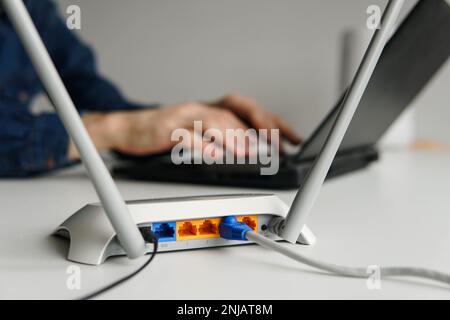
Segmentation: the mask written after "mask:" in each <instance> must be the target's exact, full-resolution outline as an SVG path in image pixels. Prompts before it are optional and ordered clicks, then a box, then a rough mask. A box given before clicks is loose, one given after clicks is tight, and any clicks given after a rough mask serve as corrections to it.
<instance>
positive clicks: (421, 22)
mask: <svg viewBox="0 0 450 320" xmlns="http://www.w3.org/2000/svg"><path fill="white" fill-rule="evenodd" d="M449 56H450V4H449V2H447V1H446V0H421V1H419V2H418V4H417V5H416V6H415V7H414V9H413V10H412V11H411V12H410V14H409V15H408V16H407V18H406V19H405V20H404V21H403V23H402V24H401V26H400V27H399V28H398V30H397V32H396V33H395V35H394V36H393V37H392V38H391V40H390V41H389V42H388V44H387V45H386V47H385V49H384V52H383V54H382V56H381V58H380V60H379V62H378V65H377V67H376V69H375V72H374V74H373V76H372V78H371V80H370V82H369V85H368V87H367V89H366V91H365V93H364V95H363V98H362V100H361V103H360V105H359V107H358V110H357V112H356V114H355V116H354V118H353V121H352V123H351V124H350V127H349V129H348V131H347V133H346V135H345V138H344V140H343V142H342V144H341V146H340V149H339V151H340V153H342V152H346V151H351V150H352V149H358V148H362V147H368V146H373V145H375V144H376V143H377V141H378V140H379V139H380V138H381V137H382V136H383V134H384V133H385V132H386V131H387V129H388V128H389V127H390V125H391V124H392V123H393V122H394V121H395V120H396V119H397V118H398V117H399V115H400V114H401V113H402V111H403V110H405V109H406V107H407V106H408V105H409V104H410V103H411V102H412V101H413V100H414V98H415V97H416V96H417V95H418V94H419V93H420V91H421V90H422V89H423V88H424V87H425V86H426V84H427V83H428V82H429V81H430V79H431V78H432V77H433V76H434V74H435V73H436V72H437V71H438V70H439V69H440V68H441V66H442V65H443V64H444V63H445V62H446V61H447V59H448V58H449ZM341 101H342V98H341ZM341 101H340V102H341ZM340 102H339V103H338V105H337V106H336V107H335V108H334V109H333V110H332V111H331V112H330V113H329V114H328V116H327V117H326V119H325V120H324V121H323V122H322V124H321V125H320V126H319V127H318V129H316V131H315V132H314V133H313V134H312V136H311V137H310V138H309V139H308V141H307V142H306V144H305V145H304V147H303V148H302V150H301V152H300V153H299V154H298V156H297V160H306V159H310V158H313V157H315V156H317V154H318V153H319V151H320V149H321V148H322V146H323V145H324V142H325V139H326V137H327V136H328V134H329V132H330V130H331V127H332V125H333V123H334V121H335V118H336V114H337V111H338V109H339V107H340Z"/></svg>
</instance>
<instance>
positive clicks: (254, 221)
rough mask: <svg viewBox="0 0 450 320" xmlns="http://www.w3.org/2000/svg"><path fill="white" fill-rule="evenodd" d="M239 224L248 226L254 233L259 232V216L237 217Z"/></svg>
mask: <svg viewBox="0 0 450 320" xmlns="http://www.w3.org/2000/svg"><path fill="white" fill-rule="evenodd" d="M237 220H238V221H239V222H243V223H245V224H246V225H248V226H249V227H250V228H252V229H253V231H255V232H258V217H257V216H242V217H237Z"/></svg>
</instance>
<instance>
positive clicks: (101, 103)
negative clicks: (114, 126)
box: [0, 0, 150, 177]
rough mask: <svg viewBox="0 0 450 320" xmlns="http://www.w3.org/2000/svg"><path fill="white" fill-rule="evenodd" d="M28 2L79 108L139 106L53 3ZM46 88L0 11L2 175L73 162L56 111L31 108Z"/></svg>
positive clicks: (108, 109) (40, 31)
mask: <svg viewBox="0 0 450 320" xmlns="http://www.w3.org/2000/svg"><path fill="white" fill-rule="evenodd" d="M24 2H25V4H26V7H27V9H28V11H29V13H30V15H31V17H32V19H33V21H34V23H35V24H36V27H37V29H38V31H39V33H40V35H41V37H42V39H43V41H44V43H45V45H46V47H47V49H48V50H49V53H50V55H51V57H52V59H53V61H54V63H55V65H56V67H57V69H58V71H59V73H60V75H61V77H62V79H63V81H64V83H65V85H66V87H67V89H68V91H69V94H70V95H71V97H72V99H73V101H74V103H75V105H76V106H77V108H78V110H79V111H81V112H82V111H115V110H127V109H136V108H138V107H140V106H138V105H135V104H132V103H129V102H127V101H126V100H125V99H124V98H123V97H122V96H121V94H120V93H119V91H118V90H117V89H116V88H115V87H114V86H113V85H112V84H111V83H110V82H108V81H107V80H106V79H104V78H102V77H101V76H100V75H99V74H98V72H97V70H96V66H95V59H94V56H93V53H92V51H91V50H90V49H89V48H88V47H87V46H86V45H85V44H83V43H82V42H81V41H80V40H79V39H78V38H77V36H76V35H75V34H74V33H73V32H71V31H70V30H69V29H68V28H67V27H66V24H65V21H63V20H62V19H61V17H60V16H59V15H58V12H57V9H56V7H55V5H54V4H53V3H52V2H51V1H49V0H29V1H27V0H26V1H24ZM42 91H43V88H42V85H41V82H40V81H39V79H38V77H37V75H36V73H35V71H34V69H33V66H32V65H31V62H30V60H29V59H28V57H27V54H26V53H25V51H24V49H23V47H22V45H21V43H20V41H19V39H18V37H17V35H16V33H15V31H14V30H13V28H12V26H11V23H10V22H9V21H8V18H7V17H6V15H5V14H4V13H0V176H3V177H5V176H28V175H32V174H36V173H42V172H46V171H49V170H52V169H56V168H61V167H65V166H67V165H70V164H71V163H70V162H69V160H68V158H67V147H68V141H69V139H68V135H67V133H66V131H65V129H64V128H63V126H62V123H61V121H60V120H59V118H58V116H57V114H55V113H43V114H39V115H33V114H32V113H31V112H30V102H31V101H32V99H33V98H34V97H35V96H36V95H37V94H38V93H40V92H42ZM149 107H150V106H149Z"/></svg>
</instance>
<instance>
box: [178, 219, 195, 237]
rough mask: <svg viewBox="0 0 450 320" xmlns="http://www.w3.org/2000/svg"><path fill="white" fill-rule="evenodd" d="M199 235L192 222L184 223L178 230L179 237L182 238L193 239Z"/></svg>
mask: <svg viewBox="0 0 450 320" xmlns="http://www.w3.org/2000/svg"><path fill="white" fill-rule="evenodd" d="M196 235H197V227H196V226H195V225H193V224H192V222H184V223H183V224H182V225H181V226H180V227H179V228H178V236H180V237H193V236H196Z"/></svg>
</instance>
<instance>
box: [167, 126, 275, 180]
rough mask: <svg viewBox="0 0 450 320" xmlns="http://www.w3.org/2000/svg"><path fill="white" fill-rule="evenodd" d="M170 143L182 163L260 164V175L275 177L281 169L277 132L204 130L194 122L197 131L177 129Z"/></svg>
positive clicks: (176, 159)
mask: <svg viewBox="0 0 450 320" xmlns="http://www.w3.org/2000/svg"><path fill="white" fill-rule="evenodd" d="M171 141H172V142H176V145H175V146H174V147H173V148H172V152H171V159H172V162H173V163H174V164H176V165H181V164H194V165H195V164H206V165H213V164H254V165H256V164H259V165H260V166H261V167H260V174H261V175H275V174H277V173H278V170H279V167H280V156H279V154H280V152H279V143H280V132H279V130H278V129H271V130H268V129H260V130H255V129H247V130H243V129H226V130H225V136H224V133H223V131H221V130H218V129H208V130H205V131H204V130H203V123H202V121H194V130H193V132H192V130H188V129H176V130H174V131H173V132H172V135H171Z"/></svg>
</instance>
